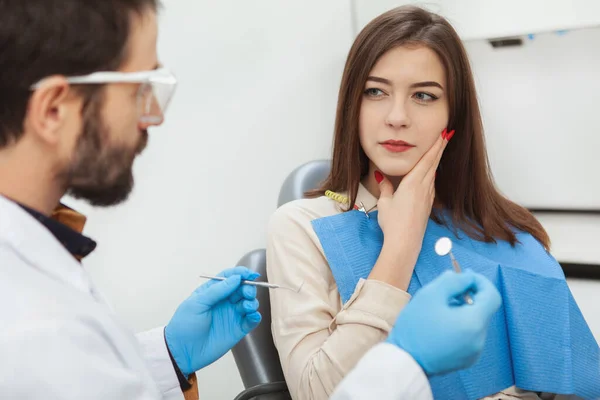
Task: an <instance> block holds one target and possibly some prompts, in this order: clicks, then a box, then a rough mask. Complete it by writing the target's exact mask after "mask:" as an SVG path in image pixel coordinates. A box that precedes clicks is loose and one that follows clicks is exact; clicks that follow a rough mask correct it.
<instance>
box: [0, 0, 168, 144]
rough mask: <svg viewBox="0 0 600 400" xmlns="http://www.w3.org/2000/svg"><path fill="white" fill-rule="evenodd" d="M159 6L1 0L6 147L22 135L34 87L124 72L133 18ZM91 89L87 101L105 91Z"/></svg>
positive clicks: (145, 0) (138, 0) (1, 129)
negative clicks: (56, 79)
mask: <svg viewBox="0 0 600 400" xmlns="http://www.w3.org/2000/svg"><path fill="white" fill-rule="evenodd" d="M159 6H160V0H0V148H2V147H5V146H7V145H8V144H10V143H14V142H16V141H17V140H19V139H20V137H21V136H22V133H23V121H24V119H25V115H26V113H27V106H28V103H29V99H30V97H31V94H32V91H31V90H30V89H29V88H30V86H31V85H33V84H34V83H36V82H37V81H39V80H40V79H42V78H45V77H48V76H53V75H63V76H69V75H85V74H89V73H92V72H96V71H100V70H106V71H111V70H116V69H118V67H119V66H120V65H121V63H122V62H123V60H124V59H125V57H126V56H127V43H128V38H129V34H130V31H131V23H132V18H131V17H132V15H134V14H138V15H142V14H143V13H144V12H146V11H147V10H149V9H150V10H153V11H157V9H158V7H159ZM90 86H91V85H88V86H87V90H86V85H83V87H84V88H83V89H82V90H83V91H84V92H85V93H86V96H85V97H84V98H85V99H87V98H88V97H91V96H92V95H93V92H95V91H98V90H101V88H102V85H95V88H92V89H90ZM87 100H89V99H87Z"/></svg>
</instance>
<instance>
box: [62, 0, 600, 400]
mask: <svg viewBox="0 0 600 400" xmlns="http://www.w3.org/2000/svg"><path fill="white" fill-rule="evenodd" d="M163 2H164V3H165V10H164V12H163V15H162V18H161V37H160V45H159V48H160V56H161V59H162V61H163V62H164V63H165V64H166V65H167V66H169V67H171V68H172V69H173V70H174V71H175V72H176V74H177V75H178V77H179V80H180V87H179V88H178V92H177V93H176V96H175V99H174V100H173V103H172V104H171V108H170V110H169V113H168V115H167V122H166V124H165V125H164V126H163V127H161V128H158V129H154V130H152V132H151V138H150V146H149V148H148V150H147V151H146V153H145V154H144V155H143V156H142V157H141V158H140V160H139V161H138V162H137V163H136V167H135V173H136V177H137V181H136V182H137V183H136V188H135V191H134V193H133V195H132V197H131V199H130V201H129V202H127V203H126V204H124V205H122V206H119V207H117V208H113V209H108V210H101V209H93V210H92V209H90V207H88V206H86V205H85V204H82V203H79V202H76V201H72V200H70V201H68V203H69V204H71V205H74V206H76V207H77V208H78V209H80V210H82V211H85V212H87V214H88V216H89V224H88V225H87V228H86V232H87V233H88V234H89V235H91V236H92V237H94V238H95V239H97V240H98V242H99V246H98V249H97V250H96V252H95V253H94V254H93V255H92V256H91V257H90V258H89V259H87V261H86V267H87V268H88V269H89V270H90V271H91V273H92V274H93V276H94V278H95V280H96V282H97V283H98V285H99V286H100V287H101V289H102V290H103V291H104V292H105V293H106V295H107V297H108V298H109V299H111V300H112V302H113V304H114V307H115V309H116V311H117V313H118V314H119V315H120V316H121V317H122V318H123V319H124V320H126V321H127V323H129V325H130V326H131V327H132V328H133V329H135V330H143V329H147V328H150V327H153V326H157V325H161V324H165V323H167V322H168V319H169V317H170V316H171V315H172V313H173V311H174V309H175V307H176V306H177V305H178V304H179V303H180V302H181V301H182V300H183V299H184V298H185V297H187V295H188V294H189V293H190V292H191V291H192V290H193V289H194V288H195V287H196V286H197V285H198V284H200V283H202V282H201V281H200V280H199V279H198V278H197V275H198V274H199V273H200V272H206V273H216V272H218V271H219V270H221V269H223V268H227V267H230V266H233V265H234V264H235V263H236V262H237V260H238V259H239V258H240V257H241V256H242V255H243V254H244V253H245V252H247V251H249V250H252V249H254V248H258V247H263V246H264V234H265V226H266V222H267V219H268V217H269V215H270V214H271V213H272V212H273V211H274V209H275V207H276V200H277V195H278V190H279V186H280V184H281V183H282V181H283V179H284V178H285V177H286V176H287V174H288V173H289V172H290V171H291V170H292V169H293V168H295V167H296V166H298V165H299V164H301V163H303V162H305V161H307V160H311V159H317V158H323V157H327V156H328V155H329V152H330V144H331V133H332V129H333V121H334V114H335V103H336V97H337V91H338V86H339V81H340V78H341V72H342V69H343V64H344V61H345V57H346V54H347V51H348V50H349V47H350V45H351V42H352V39H353V37H354V35H355V33H356V32H355V31H353V30H352V26H353V21H355V22H358V21H359V18H358V14H355V15H354V19H353V15H352V13H351V10H352V7H351V3H350V1H349V0H327V1H319V0H305V1H302V2H282V1H279V0H260V1H255V2H245V1H241V0H238V1H236V0H220V1H218V2H213V1H206V0H204V1H194V2H192V1H180V0H178V1H176V0H163ZM367 2H368V3H369V4H373V5H375V4H377V5H379V6H385V7H384V8H386V7H387V5H389V2H385V1H383V0H379V1H374V0H365V1H358V0H357V2H356V4H357V5H360V4H362V5H365V4H367ZM450 3H452V2H448V3H447V4H450ZM503 3H506V2H503ZM523 3H525V2H520V4H523ZM536 3H538V4H539V3H540V2H536ZM564 3H566V2H564ZM594 3H596V2H595V1H594ZM445 4H446V3H445ZM471 4H473V3H471ZM544 4H546V5H547V4H548V3H546V2H544ZM555 4H558V2H555ZM572 4H582V3H580V2H572ZM448 7H449V6H448ZM455 7H458V6H457V5H455ZM490 7H491V6H490ZM387 8H389V7H387ZM549 9H553V8H552V7H550V8H549ZM457 10H458V8H457ZM559 11H560V12H558V11H557V12H556V13H558V16H561V15H563V16H565V15H566V16H567V17H568V13H567V14H565V13H563V12H562V11H563V10H559ZM482 12H483V11H482ZM556 13H553V14H551V15H555V14H556ZM469 15H471V16H472V15H473V14H469ZM504 15H507V14H506V13H505V14H504ZM510 15H512V13H511V14H510ZM537 17H539V15H538V16H537ZM586 17H589V18H592V17H593V16H591V15H586ZM578 18H579V17H578ZM592 19H593V18H592ZM474 20H475V19H473V18H466V19H465V21H474ZM565 20H568V21H571V23H572V20H573V19H572V18H570V17H569V18H565ZM528 21H530V22H531V21H532V19H528ZM568 21H567V22H568ZM582 21H583V20H582ZM586 21H588V20H587V19H586V20H585V21H583V22H586ZM472 23H475V22H472ZM499 29H500V28H499ZM593 178H594V176H590V181H591V179H593ZM569 221H570V222H569V224H567V225H565V224H564V223H563V222H561V221H558V222H557V221H555V220H554V217H549V218H546V219H543V223H544V224H545V225H546V226H547V227H548V228H549V230H550V234H551V236H552V237H553V239H554V241H555V242H556V243H559V242H563V243H566V244H564V245H558V247H557V249H560V250H557V252H560V253H561V254H563V255H564V256H568V257H569V258H573V259H578V258H585V259H586V260H588V259H589V260H590V261H595V262H600V253H598V250H597V249H598V247H596V248H594V247H593V245H594V244H593V243H592V242H591V240H592V239H591V237H587V236H585V235H583V236H581V240H584V239H585V240H588V242H587V244H584V243H583V242H579V241H577V242H574V243H573V241H572V240H570V239H571V237H570V236H571V233H572V232H574V231H581V227H582V226H585V229H586V230H587V232H588V233H590V234H594V235H596V237H598V232H597V230H596V227H597V226H598V224H597V222H594V223H590V222H589V220H587V219H584V220H581V221H577V220H574V219H570V220H569ZM578 240H579V239H578ZM585 250H589V251H588V252H585ZM576 261H577V260H576ZM575 284H580V285H579V286H578V293H576V296H579V297H580V298H583V299H584V300H589V299H593V291H594V290H596V289H595V286H594V284H588V282H576V283H575ZM579 289H580V290H579ZM579 297H578V301H579ZM580 303H581V301H580ZM586 304H589V305H590V306H589V307H587V308H586V309H585V310H584V312H585V311H586V310H587V312H588V313H592V312H593V313H594V315H600V312H596V311H600V310H597V309H594V308H593V307H597V306H596V305H595V304H593V302H592V301H588V302H587V303H586ZM582 308H584V307H582ZM594 321H595V322H594V323H595V324H596V325H595V326H596V327H598V332H600V321H599V320H598V319H595V320H594ZM199 380H200V393H201V398H203V399H215V400H219V399H231V398H233V397H234V396H235V395H236V394H237V393H239V392H240V391H241V390H242V384H241V380H240V378H239V376H238V373H237V369H236V367H235V365H234V362H233V358H232V357H231V356H230V355H227V356H226V357H225V358H224V359H223V360H221V361H219V362H218V363H216V364H215V365H213V366H211V368H208V369H206V370H204V371H202V372H201V373H200V374H199Z"/></svg>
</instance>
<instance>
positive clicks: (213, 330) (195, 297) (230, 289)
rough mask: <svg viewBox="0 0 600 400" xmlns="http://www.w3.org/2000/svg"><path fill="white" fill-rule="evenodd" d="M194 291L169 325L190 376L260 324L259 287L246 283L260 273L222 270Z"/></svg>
mask: <svg viewBox="0 0 600 400" xmlns="http://www.w3.org/2000/svg"><path fill="white" fill-rule="evenodd" d="M219 276H224V277H226V278H227V280H225V281H217V280H211V281H209V282H207V283H205V284H203V285H202V286H200V287H199V288H198V289H196V290H195V291H194V293H192V295H191V296H190V297H189V298H188V299H186V300H185V301H184V302H183V303H181V305H180V306H179V307H178V308H177V311H175V315H173V318H172V319H171V321H170V322H169V324H168V325H167V326H166V327H165V339H166V341H167V346H169V351H170V352H171V355H172V356H173V358H174V359H175V362H176V363H177V366H178V367H179V369H180V370H181V372H182V373H183V374H184V375H185V376H186V377H187V376H189V375H190V374H192V373H193V372H196V371H198V370H199V369H201V368H204V367H206V366H207V365H209V364H211V363H213V362H215V361H216V360H218V359H219V358H221V357H222V356H223V355H224V354H225V353H227V352H228V351H229V350H230V349H231V348H232V347H233V346H235V345H236V344H237V343H238V342H239V341H240V340H241V339H242V338H243V337H244V336H246V335H247V334H248V333H249V332H250V331H252V330H253V329H254V328H256V327H257V326H258V324H259V323H260V320H261V318H262V317H261V315H260V313H259V312H258V300H257V299H256V287H255V286H250V285H242V284H241V280H242V279H246V280H254V279H256V278H258V277H259V276H260V275H259V274H257V273H255V272H252V271H250V270H249V269H247V268H244V267H236V268H233V269H228V270H225V271H223V272H221V273H220V274H219Z"/></svg>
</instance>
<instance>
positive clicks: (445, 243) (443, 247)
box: [435, 237, 473, 304]
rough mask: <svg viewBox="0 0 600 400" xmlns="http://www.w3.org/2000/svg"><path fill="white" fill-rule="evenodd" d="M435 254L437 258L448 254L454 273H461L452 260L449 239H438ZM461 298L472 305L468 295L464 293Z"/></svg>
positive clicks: (457, 265) (454, 260) (458, 266)
mask: <svg viewBox="0 0 600 400" xmlns="http://www.w3.org/2000/svg"><path fill="white" fill-rule="evenodd" d="M435 252H436V253H437V255H438V256H445V255H447V254H450V260H451V261H452V266H453V267H454V271H456V273H461V272H462V269H461V268H460V265H459V264H458V261H456V258H454V254H452V241H451V240H450V239H449V238H447V237H443V238H440V239H438V241H437V242H435ZM463 298H464V300H465V303H467V304H473V298H472V297H471V295H469V294H468V293H465V294H464V296H463Z"/></svg>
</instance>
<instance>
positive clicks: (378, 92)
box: [365, 88, 384, 97]
mask: <svg viewBox="0 0 600 400" xmlns="http://www.w3.org/2000/svg"><path fill="white" fill-rule="evenodd" d="M365 94H366V95H367V96H369V97H380V96H383V95H384V93H383V90H381V89H377V88H369V89H367V90H365Z"/></svg>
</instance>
